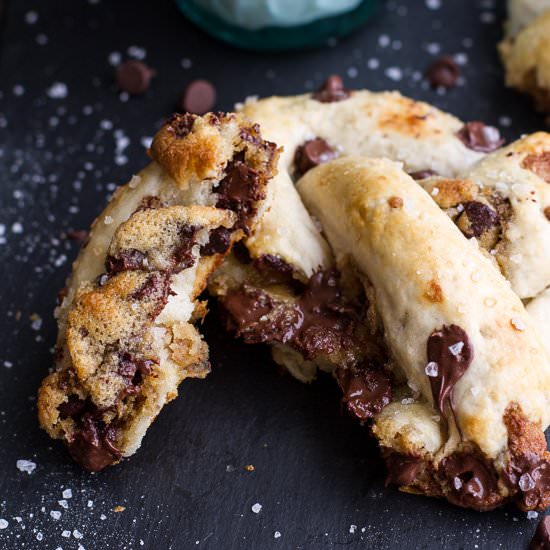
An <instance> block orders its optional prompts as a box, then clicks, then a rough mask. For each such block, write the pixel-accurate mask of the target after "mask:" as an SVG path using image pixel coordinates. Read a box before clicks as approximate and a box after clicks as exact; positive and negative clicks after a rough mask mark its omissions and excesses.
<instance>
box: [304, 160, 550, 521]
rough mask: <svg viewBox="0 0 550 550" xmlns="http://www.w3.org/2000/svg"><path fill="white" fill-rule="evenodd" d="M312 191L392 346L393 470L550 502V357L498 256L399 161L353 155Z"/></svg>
mask: <svg viewBox="0 0 550 550" xmlns="http://www.w3.org/2000/svg"><path fill="white" fill-rule="evenodd" d="M298 191H299V192H300V195H301V197H302V198H303V200H304V203H305V205H306V207H307V208H308V210H309V211H310V212H311V213H312V215H314V216H315V217H316V218H317V219H318V220H319V222H320V224H321V226H322V229H323V232H324V234H325V235H326V237H327V238H328V240H329V242H330V244H331V246H332V248H333V250H334V252H335V256H336V259H337V264H338V267H339V269H340V271H341V272H342V277H343V278H345V277H346V276H348V277H350V278H355V279H356V280H357V282H358V284H359V285H360V287H362V289H363V293H364V296H365V299H366V301H365V308H367V309H368V310H370V311H371V314H370V317H371V318H373V319H374V320H375V322H376V333H377V334H379V335H380V336H381V342H380V343H381V345H382V346H384V349H385V351H386V354H387V358H388V361H387V362H386V364H385V369H384V370H385V373H386V374H387V375H388V376H389V377H390V378H391V386H392V400H391V403H389V404H387V405H385V406H384V407H382V408H381V409H380V411H379V412H377V413H375V414H374V415H372V416H373V425H372V430H373V432H374V435H375V436H376V437H377V438H378V440H379V442H380V445H381V448H382V451H383V454H384V455H385V457H386V459H387V464H388V469H389V477H388V480H389V481H390V482H393V483H396V484H398V485H400V486H402V488H403V489H404V490H407V491H410V492H418V493H423V494H426V495H430V496H437V497H443V498H446V499H447V500H449V501H450V502H452V503H454V504H457V505H459V506H464V507H469V508H474V509H477V510H489V509H492V508H494V507H496V506H499V505H501V504H503V503H505V502H507V501H510V500H513V501H515V502H516V503H517V504H518V505H519V506H520V507H521V508H523V509H526V510H542V509H544V508H546V507H547V506H548V505H549V504H550V454H549V453H548V451H547V447H546V441H545V438H544V433H543V430H544V429H545V428H546V427H547V426H548V424H549V422H550V413H549V411H550V408H549V405H550V403H549V401H550V392H549V388H550V359H549V357H548V355H547V353H546V351H545V350H544V348H543V345H542V343H541V341H540V338H539V336H538V333H537V331H536V327H535V325H534V323H533V321H532V320H531V318H530V317H529V315H528V314H527V312H526V311H525V308H524V306H523V304H522V302H521V300H520V299H519V298H518V297H517V295H516V294H515V293H514V292H513V291H512V290H511V289H510V287H509V284H508V283H507V281H506V280H505V279H504V277H503V276H502V275H501V273H500V272H499V270H498V269H497V268H496V266H495V264H494V263H493V262H492V261H491V260H490V259H489V258H488V257H487V256H486V255H485V254H484V253H483V252H481V250H480V249H479V248H478V247H477V245H476V246H472V243H470V242H468V240H467V239H465V238H464V235H462V234H461V232H460V231H459V229H458V228H457V227H456V225H454V224H453V223H452V221H451V220H450V219H449V217H448V216H446V215H445V214H444V213H443V212H442V211H441V210H440V209H439V208H438V207H437V205H436V204H435V203H434V202H433V200H432V199H431V198H430V196H429V195H428V194H427V193H426V192H425V191H424V190H422V189H421V187H420V186H418V185H417V184H416V183H415V182H414V181H413V180H412V179H411V178H410V177H409V176H408V175H407V174H405V173H404V172H403V171H402V170H401V168H400V166H399V165H397V164H395V163H392V162H390V161H387V160H372V159H367V158H361V157H347V158H342V159H339V160H336V161H333V162H331V163H329V164H326V165H323V166H320V167H317V168H315V169H314V170H312V171H310V172H308V174H306V175H305V176H304V177H303V178H302V179H301V180H300V181H299V182H298ZM348 288H352V287H348ZM369 392H372V389H371V388H370V387H369V386H368V385H366V384H363V385H361V386H360V387H358V388H357V389H356V390H355V392H353V393H352V394H351V397H353V396H355V399H357V398H358V397H364V398H365V400H366V401H367V402H368V397H369ZM375 396H376V395H375Z"/></svg>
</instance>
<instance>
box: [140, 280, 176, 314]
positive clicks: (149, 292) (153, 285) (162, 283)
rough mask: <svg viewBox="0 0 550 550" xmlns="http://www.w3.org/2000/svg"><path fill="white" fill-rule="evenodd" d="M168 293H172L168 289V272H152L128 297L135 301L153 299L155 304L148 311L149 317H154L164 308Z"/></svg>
mask: <svg viewBox="0 0 550 550" xmlns="http://www.w3.org/2000/svg"><path fill="white" fill-rule="evenodd" d="M170 294H172V291H171V289H170V274H169V273H165V272H154V273H152V274H151V275H150V276H149V277H148V278H147V280H146V281H145V282H144V283H143V284H142V285H141V286H140V287H139V288H138V289H136V290H135V291H134V292H133V293H132V294H131V295H130V298H131V299H132V300H136V301H140V300H152V301H154V302H155V304H156V305H155V307H154V308H153V310H152V311H151V313H150V315H151V317H152V318H153V319H154V318H155V317H156V316H157V315H158V314H159V313H160V312H161V311H162V310H163V309H164V306H165V305H166V303H167V302H168V296H170Z"/></svg>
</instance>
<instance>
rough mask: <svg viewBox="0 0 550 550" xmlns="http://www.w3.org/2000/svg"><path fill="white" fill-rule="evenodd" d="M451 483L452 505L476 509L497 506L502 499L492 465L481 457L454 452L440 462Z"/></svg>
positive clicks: (449, 497)
mask: <svg viewBox="0 0 550 550" xmlns="http://www.w3.org/2000/svg"><path fill="white" fill-rule="evenodd" d="M440 471H441V472H442V473H443V474H444V475H445V477H446V478H447V480H448V483H449V489H450V491H449V493H447V498H448V499H449V501H450V502H452V503H453V504H456V505H458V506H463V507H467V508H474V509H476V510H488V509H491V508H494V507H495V506H497V505H498V504H500V502H501V501H502V497H501V496H500V493H499V490H498V478H497V475H496V472H495V470H494V468H493V466H492V465H491V464H490V463H488V462H487V461H486V460H484V459H483V458H481V457H477V456H475V455H473V454H467V453H455V454H452V455H450V456H448V457H447V458H445V459H444V460H443V461H442V462H441V466H440Z"/></svg>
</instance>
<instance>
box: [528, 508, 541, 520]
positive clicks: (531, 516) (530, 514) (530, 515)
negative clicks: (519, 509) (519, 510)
mask: <svg viewBox="0 0 550 550" xmlns="http://www.w3.org/2000/svg"><path fill="white" fill-rule="evenodd" d="M538 517H539V515H538V513H537V512H535V511H534V510H529V512H527V519H537V518H538Z"/></svg>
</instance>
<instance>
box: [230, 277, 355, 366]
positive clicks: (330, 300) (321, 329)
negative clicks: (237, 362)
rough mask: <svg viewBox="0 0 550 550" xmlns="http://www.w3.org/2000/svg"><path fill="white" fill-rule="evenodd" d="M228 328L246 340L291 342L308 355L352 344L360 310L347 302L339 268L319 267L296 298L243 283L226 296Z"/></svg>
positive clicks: (253, 341) (311, 356) (308, 356)
mask: <svg viewBox="0 0 550 550" xmlns="http://www.w3.org/2000/svg"><path fill="white" fill-rule="evenodd" d="M221 302H222V305H223V306H224V308H225V311H226V313H227V315H228V320H227V325H228V328H230V329H232V330H234V331H236V333H237V336H243V338H244V340H245V342H247V343H258V342H281V343H288V344H289V345H291V346H292V347H294V348H295V349H297V350H298V351H300V352H301V353H302V354H303V355H304V357H305V358H306V359H311V358H313V357H315V355H316V354H317V353H319V352H324V353H332V352H334V351H336V350H337V349H341V348H343V347H346V346H351V338H350V337H351V334H352V333H353V330H354V328H355V320H356V314H355V312H354V311H353V310H352V309H351V308H350V307H348V306H347V305H346V304H345V302H344V300H343V298H342V295H341V292H340V289H339V286H338V276H337V274H336V272H334V271H324V272H318V273H316V274H315V275H313V276H312V277H311V279H310V280H309V281H308V284H307V286H306V287H305V290H304V291H303V292H302V293H301V294H300V295H298V296H297V297H296V298H295V299H294V300H292V301H285V300H281V299H276V298H274V297H272V296H270V295H269V294H268V293H267V292H265V291H264V290H261V289H258V288H255V287H252V286H250V285H248V284H246V283H245V284H243V285H242V286H241V287H239V288H236V289H233V290H230V291H229V292H228V293H227V294H226V296H224V297H223V298H222V300H221Z"/></svg>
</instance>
